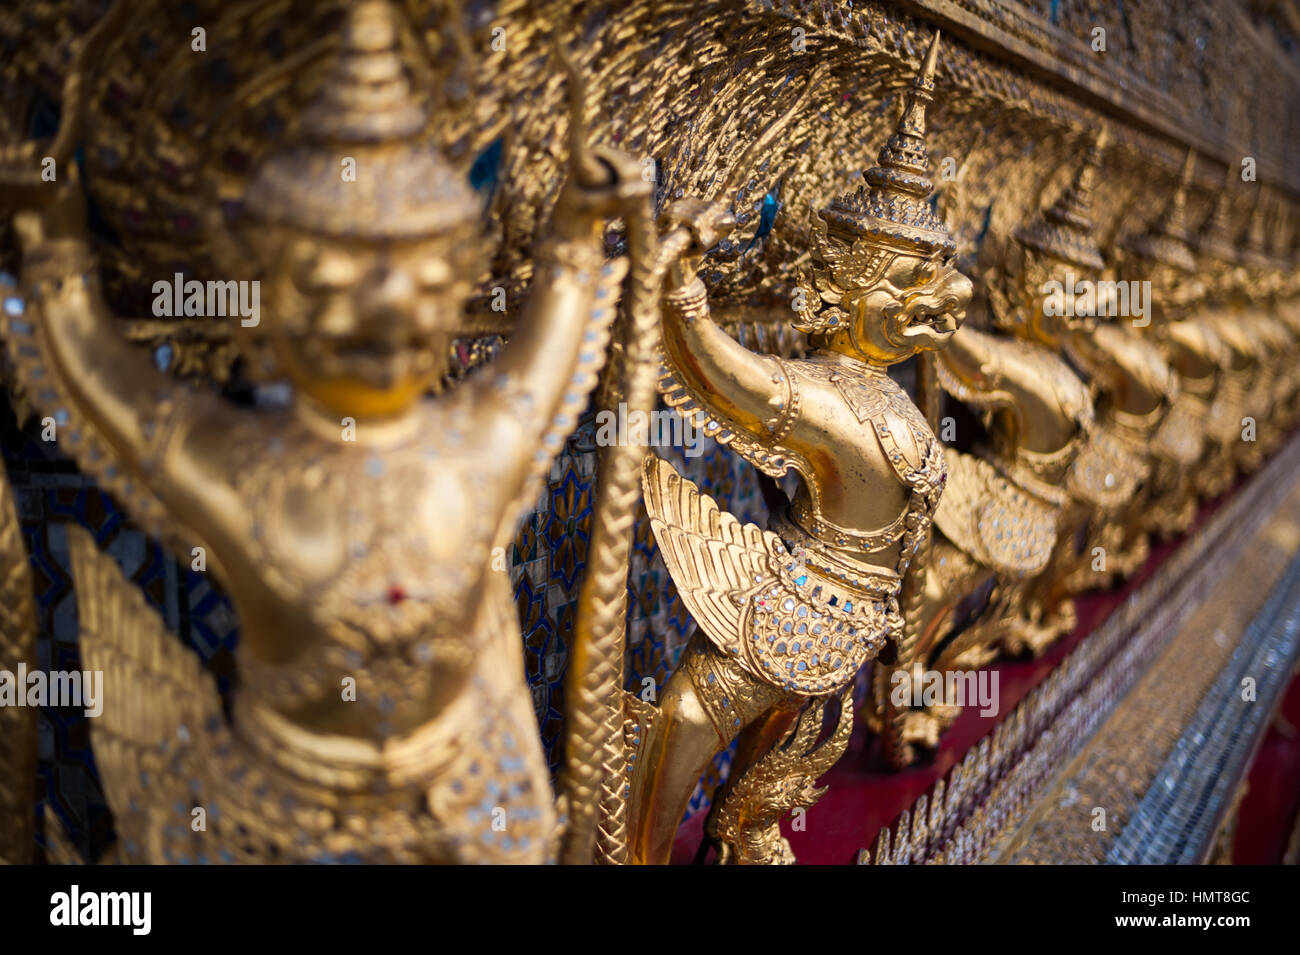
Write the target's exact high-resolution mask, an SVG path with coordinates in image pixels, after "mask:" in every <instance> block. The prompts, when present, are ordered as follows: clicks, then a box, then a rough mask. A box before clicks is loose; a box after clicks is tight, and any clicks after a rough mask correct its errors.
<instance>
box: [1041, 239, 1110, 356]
mask: <svg viewBox="0 0 1300 955" xmlns="http://www.w3.org/2000/svg"><path fill="white" fill-rule="evenodd" d="M1020 266H1021V273H1020V288H1021V301H1022V304H1023V308H1024V310H1025V313H1024V322H1023V323H1022V324H1021V325H1020V328H1022V329H1023V334H1024V335H1025V336H1026V337H1028V338H1031V339H1033V340H1035V341H1039V342H1042V343H1044V344H1046V345H1051V346H1052V347H1056V346H1057V345H1059V344H1060V342H1061V339H1062V338H1064V337H1066V336H1068V335H1072V334H1075V333H1082V334H1090V333H1091V332H1092V331H1093V330H1094V329H1096V327H1097V316H1098V315H1101V314H1111V313H1112V311H1113V310H1112V309H1111V308H1110V303H1109V302H1106V301H1103V300H1098V298H1097V295H1098V294H1099V291H1100V289H1099V286H1098V285H1097V275H1096V274H1095V273H1094V272H1093V271H1091V270H1089V269H1086V268H1082V267H1080V266H1077V265H1070V264H1067V263H1065V262H1061V261H1059V260H1058V259H1055V258H1052V257H1051V256H1047V255H1042V254H1040V253H1038V252H1035V251H1033V250H1032V249H1027V248H1024V247H1021V255H1020ZM1083 283H1087V284H1086V285H1085V284H1083ZM1089 285H1090V286H1091V298H1089V297H1088V295H1089V292H1090V290H1089V288H1088V286H1089ZM1063 306H1068V307H1063Z"/></svg>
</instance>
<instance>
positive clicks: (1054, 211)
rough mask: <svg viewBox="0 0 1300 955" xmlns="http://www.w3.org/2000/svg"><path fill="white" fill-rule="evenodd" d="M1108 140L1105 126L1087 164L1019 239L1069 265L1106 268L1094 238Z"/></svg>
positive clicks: (1098, 136)
mask: <svg viewBox="0 0 1300 955" xmlns="http://www.w3.org/2000/svg"><path fill="white" fill-rule="evenodd" d="M1107 142H1108V138H1107V134H1106V131H1105V129H1102V130H1101V131H1100V132H1099V133H1098V134H1097V135H1096V136H1095V137H1093V140H1092V143H1091V144H1090V145H1089V147H1088V152H1087V153H1086V154H1085V155H1084V158H1083V165H1082V166H1080V167H1079V169H1078V171H1076V172H1075V174H1074V179H1073V180H1071V182H1070V184H1069V185H1068V186H1066V187H1065V191H1064V192H1062V193H1061V194H1060V196H1058V197H1057V199H1056V201H1055V202H1054V203H1052V205H1051V206H1050V207H1049V208H1048V209H1047V210H1046V211H1044V212H1043V213H1041V214H1040V215H1039V216H1038V217H1037V218H1036V219H1035V220H1034V221H1033V222H1032V223H1031V224H1030V225H1027V226H1024V227H1022V228H1021V229H1019V230H1018V231H1017V232H1016V240H1017V241H1018V242H1020V243H1021V244H1022V245H1025V246H1028V247H1029V248H1031V249H1036V250H1038V251H1039V252H1043V253H1045V254H1046V255H1049V256H1051V257H1052V258H1054V259H1057V260H1058V261H1061V262H1065V263H1066V264H1068V265H1077V266H1079V267H1081V268H1085V269H1092V270H1093V271H1097V272H1100V271H1101V270H1102V269H1103V268H1105V265H1106V263H1105V261H1104V260H1103V259H1102V256H1101V248H1100V247H1099V246H1098V245H1097V241H1096V239H1094V238H1093V222H1092V190H1093V188H1094V186H1095V185H1096V182H1097V170H1098V169H1100V168H1101V157H1102V155H1103V153H1104V151H1105V149H1106V145H1107Z"/></svg>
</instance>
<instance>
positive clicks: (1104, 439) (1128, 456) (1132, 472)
mask: <svg viewBox="0 0 1300 955" xmlns="http://www.w3.org/2000/svg"><path fill="white" fill-rule="evenodd" d="M1150 473H1151V465H1150V463H1149V462H1148V461H1147V460H1146V458H1145V457H1143V456H1142V455H1141V454H1139V453H1138V451H1137V449H1136V448H1134V447H1132V446H1131V445H1130V444H1128V443H1127V442H1126V441H1125V440H1124V439H1123V438H1120V437H1119V436H1118V435H1116V434H1115V433H1114V432H1113V431H1112V430H1111V429H1110V427H1108V426H1107V425H1105V424H1101V425H1099V426H1097V427H1094V428H1092V429H1091V431H1090V433H1089V435H1088V442H1087V443H1086V444H1085V445H1084V446H1083V447H1082V448H1081V449H1080V450H1079V454H1078V457H1076V458H1075V459H1074V462H1073V463H1072V464H1071V465H1070V470H1069V471H1068V472H1067V473H1066V478H1065V482H1066V486H1067V487H1068V488H1069V490H1070V493H1071V494H1072V495H1074V496H1075V497H1076V498H1078V499H1079V500H1081V501H1084V502H1085V503H1087V504H1090V505H1092V506H1093V507H1096V508H1099V509H1101V510H1103V511H1107V510H1113V509H1115V508H1119V507H1123V506H1125V505H1127V504H1128V503H1129V502H1130V501H1132V500H1133V496H1134V495H1135V494H1136V493H1137V489H1138V485H1140V484H1141V483H1142V482H1143V481H1144V480H1146V478H1147V475H1148V474H1150Z"/></svg>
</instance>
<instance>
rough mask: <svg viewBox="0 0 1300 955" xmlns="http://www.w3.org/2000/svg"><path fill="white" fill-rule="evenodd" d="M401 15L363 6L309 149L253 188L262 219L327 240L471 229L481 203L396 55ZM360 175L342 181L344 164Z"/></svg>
mask: <svg viewBox="0 0 1300 955" xmlns="http://www.w3.org/2000/svg"><path fill="white" fill-rule="evenodd" d="M398 29H399V14H398V13H397V12H396V11H395V10H394V9H393V7H392V5H391V4H390V3H388V2H380V0H365V2H362V3H359V4H358V5H356V6H355V7H352V8H351V9H350V10H349V11H348V14H347V19H346V20H345V22H344V26H343V35H342V38H341V44H340V49H339V53H338V59H337V61H336V62H335V63H334V66H333V68H332V69H331V70H330V72H329V74H328V75H327V76H326V78H325V83H324V87H323V88H322V90H321V92H320V94H319V95H318V96H317V98H316V100H315V101H314V102H313V103H312V104H311V105H310V106H309V107H308V108H307V109H306V110H305V111H304V113H303V127H302V141H301V142H300V143H299V144H298V145H296V146H294V147H292V148H290V149H288V150H286V151H284V152H281V153H278V154H276V155H273V156H272V157H271V158H269V159H268V160H266V161H265V162H264V163H262V164H261V166H260V167H259V168H258V170H257V172H256V173H255V174H254V177H253V181H252V183H251V184H250V185H249V187H248V193H247V197H246V199H245V205H246V208H247V209H248V210H249V214H250V215H251V216H253V217H254V218H256V219H258V220H260V221H263V222H269V223H273V224H278V225H287V226H292V227H295V228H300V229H303V230H305V231H309V232H316V233H320V234H324V235H332V236H347V237H356V238H365V239H409V238H420V237H426V236H433V235H437V234H439V233H442V232H446V231H449V230H450V229H453V228H455V227H456V226H459V225H463V224H465V223H467V222H470V221H473V220H474V219H475V218H477V216H478V215H479V212H480V206H479V203H478V200H477V199H476V197H475V194H474V192H473V191H472V190H471V189H470V187H469V185H468V183H466V182H464V181H463V180H462V178H461V177H460V176H458V175H457V174H456V173H455V171H454V170H453V169H452V167H451V166H450V164H448V163H447V161H446V160H445V159H443V158H442V156H441V155H439V153H438V150H437V148H436V147H435V146H434V145H433V144H432V143H430V142H428V141H421V139H420V137H421V134H422V133H423V131H424V128H425V126H426V124H427V121H428V113H427V110H426V108H425V106H424V105H423V103H422V102H421V101H420V100H418V99H417V98H415V97H414V96H413V95H412V91H411V84H410V79H409V77H408V75H407V72H406V70H405V68H404V66H403V64H402V60H401V56H400V54H399V51H398V41H399V37H398ZM348 159H350V160H352V161H353V162H354V163H355V167H354V171H355V176H349V177H347V178H345V177H344V172H345V165H344V163H345V160H348Z"/></svg>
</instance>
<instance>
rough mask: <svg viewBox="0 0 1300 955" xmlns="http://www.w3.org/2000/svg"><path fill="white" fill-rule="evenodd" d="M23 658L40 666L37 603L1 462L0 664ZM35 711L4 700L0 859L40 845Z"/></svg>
mask: <svg viewBox="0 0 1300 955" xmlns="http://www.w3.org/2000/svg"><path fill="white" fill-rule="evenodd" d="M20 663H25V664H26V665H27V666H28V667H32V668H34V667H35V666H36V607H35V601H34V599H33V597H32V577H31V567H30V566H29V564H28V563H27V548H26V546H25V545H24V544H23V536H22V527H21V525H19V523H18V514H17V512H16V511H15V510H14V503H13V498H12V497H11V495H10V488H9V481H8V478H7V477H6V475H5V471H4V469H3V468H0V670H5V671H8V672H9V673H15V672H17V670H18V664H20ZM16 689H17V691H18V692H22V690H23V688H22V687H17V688H16ZM36 713H37V710H36V709H35V708H34V707H31V706H0V865H4V864H9V865H18V864H27V863H30V862H31V861H32V850H33V849H34V848H35V846H36V842H35V833H34V831H33V830H34V817H35V811H36Z"/></svg>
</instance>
